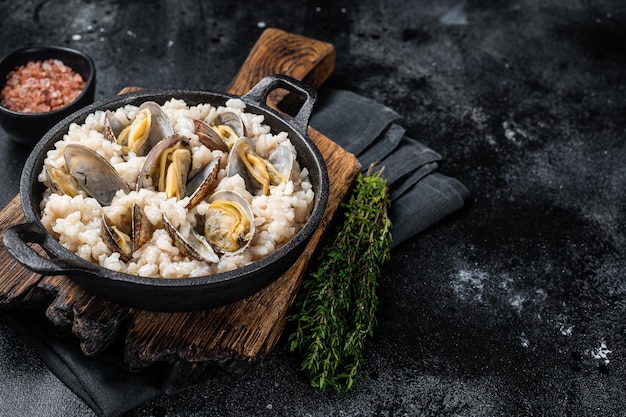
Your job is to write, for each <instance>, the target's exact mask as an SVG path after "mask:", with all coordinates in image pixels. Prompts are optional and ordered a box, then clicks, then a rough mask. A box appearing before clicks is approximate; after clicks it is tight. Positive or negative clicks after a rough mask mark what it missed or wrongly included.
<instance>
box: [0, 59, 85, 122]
mask: <svg viewBox="0 0 626 417" xmlns="http://www.w3.org/2000/svg"><path fill="white" fill-rule="evenodd" d="M83 88H85V82H84V80H83V78H82V77H81V76H80V74H77V73H76V72H74V71H73V70H72V69H71V68H70V67H68V66H67V65H65V64H64V63H63V62H62V61H60V60H58V59H48V60H43V61H30V62H28V63H27V64H25V65H21V66H19V67H17V68H16V69H15V70H14V71H11V72H10V73H9V74H8V76H7V80H6V84H5V85H4V87H3V88H2V91H0V98H1V102H0V104H2V106H4V107H6V108H7V109H9V110H13V111H17V112H23V113H43V112H48V111H52V110H57V109H60V108H61V107H63V106H66V105H67V104H69V103H71V102H72V101H74V99H76V97H78V95H79V94H80V92H81V91H82V90H83Z"/></svg>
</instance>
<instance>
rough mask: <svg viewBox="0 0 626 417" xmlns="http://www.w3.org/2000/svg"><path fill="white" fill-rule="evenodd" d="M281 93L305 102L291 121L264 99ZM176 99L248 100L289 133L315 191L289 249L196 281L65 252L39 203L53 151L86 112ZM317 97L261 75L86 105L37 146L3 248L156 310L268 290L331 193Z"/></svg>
mask: <svg viewBox="0 0 626 417" xmlns="http://www.w3.org/2000/svg"><path fill="white" fill-rule="evenodd" d="M278 88H281V89H286V90H288V91H290V92H291V93H294V94H296V95H297V96H299V97H300V98H302V101H303V104H302V106H301V107H300V109H299V111H298V114H296V115H295V116H288V115H286V114H283V113H279V112H276V111H274V110H273V109H271V108H270V107H268V106H267V104H266V99H267V96H268V95H269V93H270V92H272V91H273V90H275V89H278ZM173 97H175V98H179V99H183V100H185V102H186V103H187V104H188V105H196V104H199V103H210V104H212V105H214V106H220V105H224V104H225V102H226V101H227V100H228V99H230V98H233V97H239V98H241V99H242V100H243V101H244V102H245V103H246V112H249V113H255V114H262V115H263V116H264V121H265V123H266V124H267V125H269V126H270V127H271V128H272V130H273V131H286V132H287V133H288V134H289V137H290V140H291V142H292V143H293V144H294V146H295V147H296V149H297V151H298V161H299V163H300V166H303V167H307V168H308V170H309V179H310V181H311V184H312V186H313V191H314V192H315V201H314V207H313V211H312V213H311V216H310V218H309V220H308V221H307V223H306V224H305V225H304V227H303V228H302V229H301V230H300V231H299V232H298V234H296V236H294V237H293V238H292V239H291V240H290V241H289V242H288V243H287V244H286V245H285V246H283V247H281V248H280V249H278V250H277V251H276V252H274V253H273V254H271V255H269V256H267V257H265V258H263V259H261V260H259V261H257V262H255V263H253V264H250V265H247V266H244V267H242V268H238V269H235V270H232V271H229V272H223V273H219V274H214V275H207V276H202V277H194V278H176V279H174V278H170V279H168V278H148V277H140V276H136V275H129V274H124V273H120V272H115V271H112V270H109V269H106V268H102V267H100V266H99V265H96V264H93V263H91V262H88V261H85V260H83V259H82V258H80V257H78V256H76V255H75V254H73V253H71V252H70V251H68V250H67V249H65V248H64V247H63V246H62V245H61V244H60V243H59V242H58V241H57V240H56V239H55V238H54V237H53V236H52V235H51V234H49V233H48V232H47V231H46V230H45V228H44V227H43V225H42V224H41V221H40V218H41V212H40V209H39V203H40V201H41V199H42V192H43V190H44V186H43V185H42V184H41V183H40V182H39V181H37V176H38V174H39V173H40V172H41V170H42V167H43V161H44V159H45V157H46V153H47V152H48V150H50V149H52V148H54V144H55V142H57V141H59V140H61V139H62V138H63V135H64V134H65V133H66V132H67V130H68V127H69V126H70V124H71V123H79V124H81V123H83V122H84V120H85V118H86V117H87V115H88V114H90V113H93V112H94V111H96V110H105V109H116V108H118V107H121V106H124V105H127V104H134V105H139V104H141V103H142V102H144V101H148V100H152V101H156V102H157V103H159V104H163V103H164V102H165V101H167V100H168V99H170V98H173ZM315 98H316V92H315V90H312V89H311V88H309V87H308V86H306V85H304V84H302V83H300V82H298V81H296V80H294V79H292V78H289V77H286V76H282V75H276V76H271V77H266V78H264V79H263V80H261V81H260V82H259V83H258V84H257V85H256V86H255V87H253V88H252V89H251V90H250V91H249V92H248V93H247V94H244V95H243V96H233V95H230V94H224V93H217V92H210V91H191V90H141V91H138V92H134V93H129V94H125V95H122V96H117V97H114V98H110V99H107V100H103V101H100V102H96V103H94V104H92V105H90V106H88V107H85V108H83V109H81V110H79V111H77V112H75V113H73V114H72V115H70V116H68V117H67V118H66V119H64V120H63V121H61V122H59V123H58V124H57V125H55V126H54V127H53V128H52V129H51V130H50V131H49V132H48V133H46V134H45V136H43V138H42V139H41V141H39V143H38V144H37V145H36V147H35V148H34V149H33V151H32V153H31V155H30V156H29V158H28V160H27V161H26V165H25V167H24V170H23V173H22V177H21V182H20V196H21V203H22V209H23V210H24V217H25V222H24V223H21V224H17V225H15V226H12V227H10V228H9V229H8V230H7V231H6V232H5V234H4V237H3V240H4V245H5V247H6V249H7V250H8V252H9V253H10V254H11V255H12V256H13V257H14V258H15V259H16V260H17V261H18V262H20V263H21V264H23V265H25V266H26V267H27V268H28V269H30V270H32V271H34V272H37V273H41V274H44V275H67V276H68V277H69V278H71V279H72V280H73V281H74V282H76V283H77V284H78V285H80V286H81V287H82V288H83V289H85V290H86V291H88V292H89V293H91V294H92V295H94V296H97V297H102V298H105V299H108V300H110V301H112V302H114V303H117V304H120V305H123V306H127V307H133V308H137V309H142V310H152V311H193V310H202V309H208V308H213V307H217V306H221V305H225V304H229V303H232V302H234V301H237V300H240V299H243V298H246V297H248V296H250V295H252V294H254V293H255V292H257V291H259V290H261V289H263V288H265V287H266V286H267V285H269V284H270V283H272V282H273V281H274V280H276V279H277V278H278V277H279V276H280V275H282V274H283V273H284V272H285V271H286V270H287V269H288V268H289V267H290V266H291V265H293V263H294V262H295V261H296V259H297V258H298V257H299V255H300V254H301V253H302V251H303V250H304V247H305V246H306V244H307V242H308V241H309V239H310V237H311V235H312V234H313V232H314V231H315V229H316V228H317V226H318V224H319V222H320V220H321V218H322V215H323V213H324V210H325V208H326V202H327V199H328V192H329V184H328V172H327V169H326V164H325V163H324V159H323V157H322V155H321V154H320V152H319V150H318V149H317V147H316V146H315V144H314V143H313V142H312V141H311V140H310V139H309V138H308V136H307V133H306V132H307V127H308V122H309V119H310V116H311V111H312V109H313V104H314V102H315ZM27 243H36V244H38V245H40V246H41V247H43V249H44V250H45V251H46V252H47V253H48V254H49V255H50V259H47V258H45V257H42V256H40V255H39V254H38V253H37V252H35V251H34V250H33V249H31V248H30V246H29V245H27Z"/></svg>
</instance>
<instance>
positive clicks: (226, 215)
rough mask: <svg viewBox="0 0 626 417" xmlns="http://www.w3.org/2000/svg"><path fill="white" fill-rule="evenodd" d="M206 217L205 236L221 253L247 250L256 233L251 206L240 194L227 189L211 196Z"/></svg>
mask: <svg viewBox="0 0 626 417" xmlns="http://www.w3.org/2000/svg"><path fill="white" fill-rule="evenodd" d="M207 202H208V203H209V207H208V210H207V212H206V213H205V215H204V237H205V238H206V240H207V241H208V242H209V244H210V245H211V246H212V247H213V248H215V250H216V251H217V252H219V253H231V254H236V253H240V252H242V251H244V250H245V249H246V248H247V247H248V246H249V245H250V242H251V241H252V238H253V237H254V233H255V224H254V214H253V213H252V207H251V206H250V203H248V201H247V200H246V199H245V198H243V197H242V196H241V195H240V194H238V193H236V192H234V191H229V190H224V191H218V192H216V193H214V194H213V195H211V197H209V199H208V200H207Z"/></svg>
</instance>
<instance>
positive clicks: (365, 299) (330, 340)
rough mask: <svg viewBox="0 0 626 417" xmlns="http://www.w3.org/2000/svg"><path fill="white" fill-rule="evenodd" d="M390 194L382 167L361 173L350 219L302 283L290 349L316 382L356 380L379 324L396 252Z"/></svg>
mask: <svg viewBox="0 0 626 417" xmlns="http://www.w3.org/2000/svg"><path fill="white" fill-rule="evenodd" d="M388 204H389V196H388V192H387V181H386V180H385V179H384V178H383V177H382V170H379V171H377V172H375V173H374V174H370V173H368V175H367V176H364V175H362V174H359V176H358V177H357V179H356V184H355V188H354V193H353V195H352V196H351V197H350V200H349V201H348V202H347V203H344V204H343V205H342V207H343V208H344V209H345V219H344V221H343V223H342V224H340V226H339V228H338V230H337V232H336V233H335V234H334V235H333V236H332V238H331V240H330V241H329V242H327V243H326V244H325V245H324V247H323V248H322V249H321V251H320V254H319V255H318V257H317V258H316V260H315V263H314V265H313V267H312V271H313V272H312V273H311V274H310V276H309V277H307V278H306V279H305V281H304V282H303V284H302V290H301V292H300V297H299V298H298V300H297V301H296V305H295V310H296V312H295V313H294V314H292V315H291V316H290V317H289V320H290V321H294V322H296V324H297V325H296V328H295V330H294V331H293V332H292V333H291V334H290V335H289V339H288V340H289V349H290V350H291V351H292V352H298V353H300V354H301V355H302V366H301V368H302V371H303V372H304V373H305V374H306V375H307V377H308V378H309V381H310V383H311V385H312V386H313V387H315V388H318V389H321V390H323V389H326V388H331V389H333V390H334V391H335V392H340V391H341V389H342V387H344V388H345V389H346V390H347V389H350V388H352V387H353V386H354V385H355V383H356V376H357V373H358V371H359V368H360V367H361V365H362V363H363V350H364V348H365V339H366V338H367V337H368V336H372V334H373V331H374V325H375V324H376V309H377V307H378V298H377V295H376V288H377V286H378V277H379V276H380V266H381V265H382V264H383V263H385V262H387V261H388V260H389V257H390V250H389V244H390V242H391V221H390V220H389V218H388V216H387V206H388Z"/></svg>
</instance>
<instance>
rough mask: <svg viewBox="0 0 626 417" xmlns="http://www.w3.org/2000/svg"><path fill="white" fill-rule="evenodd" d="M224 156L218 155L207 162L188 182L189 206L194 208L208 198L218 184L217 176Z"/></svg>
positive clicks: (186, 192)
mask: <svg viewBox="0 0 626 417" xmlns="http://www.w3.org/2000/svg"><path fill="white" fill-rule="evenodd" d="M221 161H222V157H221V156H218V157H216V158H214V159H213V160H212V161H211V162H209V163H208V164H206V165H205V166H204V168H202V170H200V171H199V172H198V173H197V174H196V175H195V176H194V177H193V178H192V179H190V180H189V182H187V186H186V188H185V195H187V196H189V197H190V198H189V203H187V208H192V207H193V206H195V205H196V204H198V203H199V202H200V201H202V200H204V199H206V198H207V197H208V196H209V195H211V193H212V192H213V190H215V187H216V186H217V183H218V181H217V176H218V174H219V172H220V164H221Z"/></svg>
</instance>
